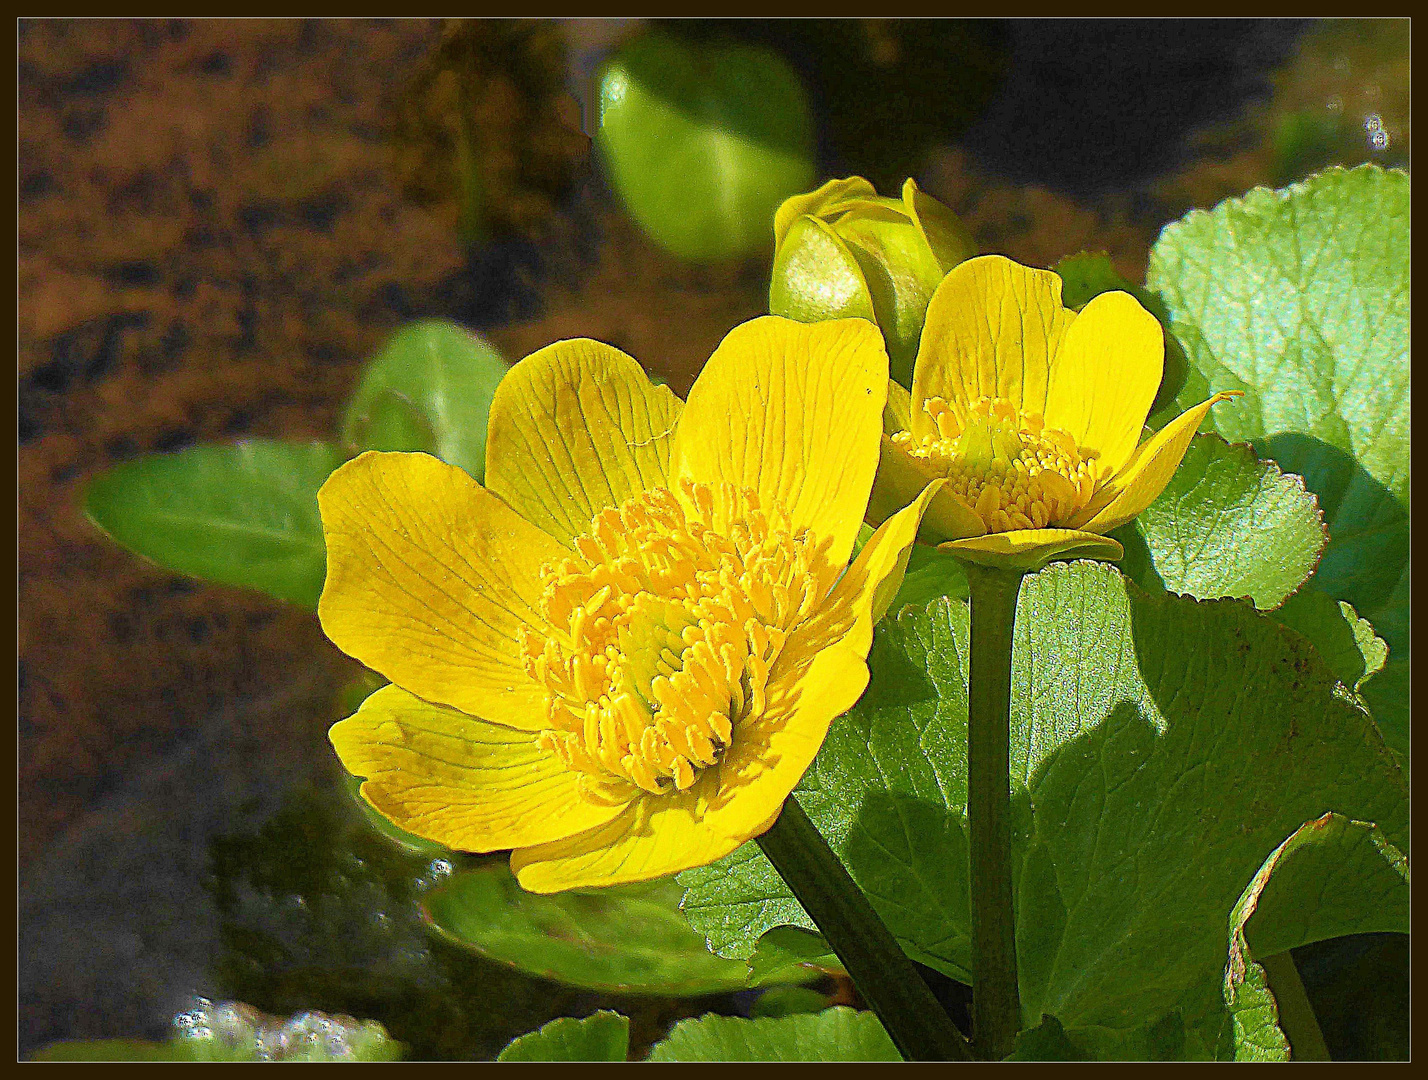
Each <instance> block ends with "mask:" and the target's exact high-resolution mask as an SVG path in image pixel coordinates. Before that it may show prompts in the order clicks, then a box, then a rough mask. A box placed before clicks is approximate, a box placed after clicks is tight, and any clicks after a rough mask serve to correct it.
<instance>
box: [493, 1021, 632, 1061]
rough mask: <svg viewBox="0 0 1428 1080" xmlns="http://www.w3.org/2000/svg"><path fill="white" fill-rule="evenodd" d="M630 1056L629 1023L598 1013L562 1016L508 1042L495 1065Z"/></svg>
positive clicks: (611, 1058)
mask: <svg viewBox="0 0 1428 1080" xmlns="http://www.w3.org/2000/svg"><path fill="white" fill-rule="evenodd" d="M629 1052H630V1021H629V1018H628V1017H625V1016H621V1015H620V1014H619V1013H617V1012H610V1011H608V1010H606V1009H601V1010H600V1011H599V1012H597V1013H594V1014H592V1015H590V1016H586V1017H582V1018H580V1019H576V1018H574V1017H570V1016H562V1017H559V1018H557V1019H555V1020H552V1021H551V1022H550V1023H548V1024H546V1025H545V1026H544V1027H542V1028H541V1029H540V1030H539V1031H532V1032H531V1033H530V1034H529V1035H522V1036H521V1037H520V1038H518V1039H514V1040H512V1042H511V1043H510V1045H509V1046H507V1047H506V1048H505V1049H504V1050H502V1051H501V1053H500V1054H499V1055H498V1056H497V1058H496V1060H497V1061H624V1060H625V1057H626V1055H628V1054H629Z"/></svg>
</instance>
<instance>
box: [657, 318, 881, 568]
mask: <svg viewBox="0 0 1428 1080" xmlns="http://www.w3.org/2000/svg"><path fill="white" fill-rule="evenodd" d="M887 387H888V356H887V351H886V350H885V348H884V347H883V336H882V334H880V333H879V332H878V328H877V327H876V326H874V325H873V324H872V323H870V322H865V321H864V320H862V319H837V320H832V321H829V322H820V323H811V324H805V323H797V322H793V321H791V320H789V319H781V318H778V317H777V316H774V315H766V316H764V317H763V318H759V319H754V320H752V321H750V322H746V323H744V324H742V325H741V326H736V327H735V328H734V329H733V330H731V331H730V332H729V335H728V336H727V337H726V338H725V339H724V340H723V342H721V343H720V345H719V347H718V348H717V349H715V350H714V355H713V356H711V357H710V358H709V362H708V363H707V364H706V365H705V366H704V371H703V372H702V373H701V374H700V376H699V378H698V379H697V380H696V381H695V383H694V387H693V389H692V390H690V392H689V401H688V402H687V403H686V404H685V406H684V415H683V416H682V418H681V419H680V423H679V431H678V432H677V433H676V435H675V457H674V464H675V470H676V473H677V475H678V476H679V477H680V478H687V479H690V480H693V481H696V482H699V483H704V484H716V483H720V482H725V481H727V482H729V483H732V484H733V485H734V486H735V487H737V488H752V489H753V490H754V491H755V492H757V493H758V497H759V502H760V504H761V505H762V506H764V507H766V508H768V507H777V508H778V509H780V510H782V511H784V512H785V513H787V514H788V515H789V517H790V518H791V520H792V524H793V526H794V528H795V529H802V528H807V529H810V530H812V532H813V533H814V535H815V536H817V537H818V538H819V539H820V540H821V539H823V538H825V537H828V538H831V539H832V548H831V551H830V555H829V558H831V559H832V560H833V561H834V562H835V563H842V562H846V561H847V558H848V554H849V552H850V551H852V549H853V540H854V539H855V538H856V536H857V534H858V526H859V525H860V524H861V523H862V520H863V513H864V511H865V510H866V509H867V506H868V495H869V493H870V492H871V491H872V486H873V474H874V473H875V472H876V471H877V467H878V440H879V432H880V431H881V428H882V414H883V405H884V403H885V401H886V399H887Z"/></svg>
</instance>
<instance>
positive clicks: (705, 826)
mask: <svg viewBox="0 0 1428 1080" xmlns="http://www.w3.org/2000/svg"><path fill="white" fill-rule="evenodd" d="M867 681H868V668H867V664H866V663H864V661H863V658H862V657H860V656H858V655H857V654H856V653H854V652H851V651H849V650H847V649H844V648H842V647H838V646H835V647H833V648H830V649H827V650H825V651H824V652H823V653H821V654H820V655H819V657H818V659H817V660H816V661H815V663H814V664H813V665H812V666H811V667H810V668H809V669H808V671H807V674H806V675H805V677H803V678H802V679H800V680H798V681H797V682H796V683H794V682H785V683H782V684H771V685H770V687H769V699H768V704H767V707H766V710H765V713H764V716H763V718H762V719H761V721H760V722H759V723H757V724H748V725H744V726H741V727H740V728H739V729H738V731H737V734H736V737H735V740H734V744H733V745H732V746H731V747H730V748H729V752H728V754H727V756H726V757H725V760H724V761H723V762H722V763H721V764H720V765H719V766H718V768H717V772H716V770H714V769H711V770H709V774H708V777H707V778H705V777H701V778H700V781H699V782H698V783H696V785H695V786H694V787H692V788H690V789H689V790H688V791H686V792H677V793H670V794H668V795H660V796H653V797H644V798H641V799H638V800H636V801H635V802H633V803H631V804H630V805H629V806H628V807H627V808H626V809H625V811H624V812H623V813H622V814H621V815H620V816H619V817H618V818H616V819H614V820H613V821H610V822H609V823H607V824H605V825H602V826H599V827H597V828H595V829H591V830H590V831H588V832H585V833H581V834H580V835H578V836H572V837H570V838H569V839H566V840H561V841H557V842H555V843H550V844H542V845H540V846H538V847H529V848H522V849H519V850H517V851H514V852H512V853H511V869H512V870H514V871H515V873H516V876H517V878H518V879H519V880H520V883H521V885H522V887H524V888H526V889H529V890H530V891H532V892H541V893H548V892H559V891H560V890H562V889H574V888H584V887H590V886H597V885H617V884H620V883H622V882H630V881H645V880H648V879H649V878H654V877H660V876H662V875H665V874H673V873H677V872H679V871H680V870H687V869H689V868H690V867H692V866H702V865H705V864H706V863H710V862H713V861H714V860H715V859H719V858H722V857H723V856H725V855H727V854H728V853H729V852H731V851H733V850H734V849H735V848H736V847H738V846H739V845H740V844H742V843H744V842H745V841H746V840H750V839H752V838H753V837H755V836H758V835H759V834H760V833H762V832H763V831H764V830H765V829H767V828H768V826H769V825H771V824H772V823H773V821H774V819H775V817H776V816H777V814H778V811H779V808H780V807H782V805H783V801H784V799H786V798H788V795H789V792H791V791H792V790H793V789H794V787H795V786H796V785H797V784H798V781H799V779H800V778H802V776H803V774H804V773H805V772H806V771H807V770H808V766H809V765H810V764H812V762H813V758H814V755H816V754H817V753H818V748H819V747H820V746H822V745H823V739H824V737H825V736H826V735H827V733H828V725H829V724H831V723H832V722H833V719H834V718H835V717H836V716H838V715H839V714H841V713H843V712H846V711H847V710H848V709H850V708H851V707H852V706H853V703H854V702H856V701H857V700H858V697H859V695H861V694H862V692H863V689H864V688H865V687H866V685H867Z"/></svg>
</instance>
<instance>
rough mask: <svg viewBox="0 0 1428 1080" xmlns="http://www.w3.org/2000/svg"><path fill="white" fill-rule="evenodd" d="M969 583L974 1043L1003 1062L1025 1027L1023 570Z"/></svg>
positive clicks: (971, 573)
mask: <svg viewBox="0 0 1428 1080" xmlns="http://www.w3.org/2000/svg"><path fill="white" fill-rule="evenodd" d="M963 565H964V567H965V569H966V571H967V581H968V584H969V585H970V586H971V601H972V645H971V663H970V677H969V679H968V702H967V712H968V716H967V820H968V825H969V827H970V831H971V834H972V836H971V864H972V865H971V886H972V1043H973V1046H974V1047H975V1048H976V1050H977V1053H978V1055H979V1056H981V1057H984V1058H990V1059H992V1060H994V1061H995V1060H1000V1059H1002V1058H1004V1057H1006V1056H1007V1055H1008V1054H1010V1053H1011V1051H1012V1044H1013V1042H1014V1041H1015V1039H1016V1034H1017V1032H1018V1031H1020V1030H1021V994H1020V991H1019V989H1018V987H1017V969H1016V919H1015V915H1014V912H1013V908H1012V860H1011V778H1010V770H1011V662H1012V627H1013V626H1014V624H1015V622H1016V598H1017V593H1018V591H1019V590H1020V589H1021V579H1022V577H1023V572H1022V571H1020V570H1008V569H1001V568H996V567H988V566H978V565H975V564H971V563H964V564H963Z"/></svg>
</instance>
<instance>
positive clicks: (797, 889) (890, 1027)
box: [759, 795, 972, 1061]
mask: <svg viewBox="0 0 1428 1080" xmlns="http://www.w3.org/2000/svg"><path fill="white" fill-rule="evenodd" d="M759 847H761V848H763V852H764V854H765V855H767V856H768V858H769V862H771V863H773V865H774V869H775V870H777V871H778V872H779V873H780V874H781V875H782V876H783V880H784V881H785V882H787V883H788V887H789V888H790V889H792V890H793V895H794V896H796V897H797V898H798V902H799V903H800V904H802V905H803V910H804V911H806V912H808V914H809V915H810V916H811V917H812V919H813V921H814V922H815V923H817V924H818V929H819V930H821V931H822V932H823V936H824V937H825V938H827V939H828V944H829V945H831V946H832V947H833V951H834V952H835V953H836V954H837V956H838V959H839V960H841V961H842V963H843V966H844V967H845V968H847V969H848V974H849V975H851V976H852V977H853V984H854V985H855V986H857V988H858V992H859V993H860V994H862V996H863V1000H864V1001H866V1002H867V1003H868V1007H869V1008H870V1009H872V1010H873V1012H875V1013H876V1014H877V1016H878V1019H879V1020H881V1021H882V1022H883V1027H885V1028H887V1031H888V1034H889V1035H891V1036H892V1040H893V1043H894V1044H895V1045H896V1046H897V1048H898V1051H899V1052H900V1053H901V1054H902V1056H903V1057H905V1058H907V1059H908V1060H909V1061H970V1060H971V1057H972V1055H971V1052H970V1050H969V1049H968V1046H967V1040H966V1039H965V1038H963V1036H962V1033H961V1032H960V1031H958V1030H957V1026H956V1025H955V1024H953V1023H952V1020H951V1019H950V1018H949V1017H948V1015H947V1012H946V1010H945V1009H943V1008H942V1006H941V1004H940V1003H939V1002H938V1001H937V999H936V998H935V997H933V995H932V991H931V990H929V989H928V988H927V984H926V983H925V982H923V981H922V976H921V975H919V974H918V973H917V969H916V968H915V967H913V966H912V961H910V960H909V959H908V958H907V957H906V956H905V955H904V954H903V951H902V949H901V947H900V946H899V945H898V943H897V939H896V938H894V937H893V936H892V933H891V932H890V931H889V930H888V928H887V927H886V926H884V925H883V921H882V919H880V918H878V913H877V912H876V911H874V910H873V907H872V905H871V904H870V903H868V898H867V897H866V896H864V895H863V890H862V889H860V888H858V886H857V884H856V883H855V882H854V881H853V879H852V878H851V877H849V876H848V871H847V870H846V869H844V867H843V864H842V863H841V862H840V861H839V860H838V856H837V855H835V854H834V853H833V849H832V848H830V847H829V846H828V842H827V841H826V840H824V839H823V834H822V833H820V832H819V831H818V829H817V827H816V826H815V825H814V824H813V822H811V821H809V820H808V815H807V814H805V813H804V812H803V807H801V806H799V805H798V800H797V799H796V798H794V796H792V795H790V796H789V797H788V799H787V800H785V802H784V804H783V810H782V812H781V813H780V814H779V816H778V820H777V821H775V822H774V824H773V827H772V828H771V829H769V830H768V831H767V832H766V833H764V834H763V835H762V836H760V837H759Z"/></svg>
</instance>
